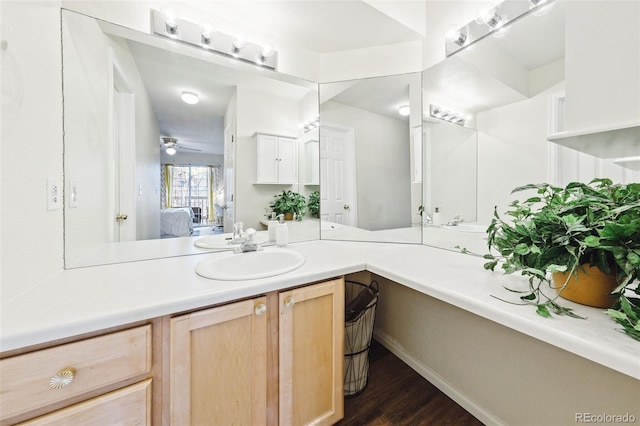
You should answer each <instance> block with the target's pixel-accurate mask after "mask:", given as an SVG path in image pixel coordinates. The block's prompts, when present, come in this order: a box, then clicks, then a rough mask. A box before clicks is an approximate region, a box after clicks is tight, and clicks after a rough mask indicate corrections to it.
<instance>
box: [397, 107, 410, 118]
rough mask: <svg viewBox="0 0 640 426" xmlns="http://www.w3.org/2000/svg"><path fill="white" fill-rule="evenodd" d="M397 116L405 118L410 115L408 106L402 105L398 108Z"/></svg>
mask: <svg viewBox="0 0 640 426" xmlns="http://www.w3.org/2000/svg"><path fill="white" fill-rule="evenodd" d="M398 114H400V115H401V116H403V117H406V116H408V115H409V114H411V108H409V105H403V106H401V107H400V108H398Z"/></svg>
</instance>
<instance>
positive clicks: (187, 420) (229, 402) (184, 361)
mask: <svg viewBox="0 0 640 426" xmlns="http://www.w3.org/2000/svg"><path fill="white" fill-rule="evenodd" d="M266 309H267V307H266V298H265V297H261V298H257V299H252V300H245V301H242V302H236V303H232V304H229V305H224V306H221V307H217V308H212V309H207V310H204V311H199V312H194V313H191V314H187V315H183V316H180V317H176V318H173V319H172V320H171V355H170V356H171V360H170V368H171V371H170V379H169V380H170V387H171V390H170V401H171V402H170V421H171V424H173V425H189V424H192V425H223V424H229V425H230V424H237V425H260V424H265V423H266V398H267V394H266V390H267V375H266V348H267V319H266V318H267V315H266Z"/></svg>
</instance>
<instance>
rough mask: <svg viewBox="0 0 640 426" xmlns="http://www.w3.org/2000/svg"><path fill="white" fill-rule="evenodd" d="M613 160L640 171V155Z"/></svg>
mask: <svg viewBox="0 0 640 426" xmlns="http://www.w3.org/2000/svg"><path fill="white" fill-rule="evenodd" d="M613 162H614V163H616V164H618V165H620V166H622V167H624V168H627V169H630V170H635V171H637V172H640V156H637V157H624V158H618V159H617V160H613Z"/></svg>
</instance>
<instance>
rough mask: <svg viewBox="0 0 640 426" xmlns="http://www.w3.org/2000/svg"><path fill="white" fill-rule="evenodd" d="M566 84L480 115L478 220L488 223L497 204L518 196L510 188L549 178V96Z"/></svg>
mask: <svg viewBox="0 0 640 426" xmlns="http://www.w3.org/2000/svg"><path fill="white" fill-rule="evenodd" d="M563 88H564V84H563V83H560V84H558V85H556V86H555V87H553V88H551V89H549V90H547V91H545V92H542V93H541V94H539V95H537V96H535V97H533V98H531V99H527V100H525V101H520V102H516V103H513V104H510V105H506V106H503V107H498V108H494V109H492V110H489V111H484V112H480V113H478V114H477V126H478V222H480V223H483V224H487V223H489V222H490V221H491V218H492V216H493V208H494V206H496V205H497V206H499V211H504V208H506V207H507V206H508V204H509V203H510V202H511V201H513V200H514V199H515V198H516V197H514V196H512V195H510V194H511V191H512V190H513V189H514V188H516V187H518V186H521V185H525V184H528V183H541V182H546V181H548V179H549V152H548V150H549V142H547V135H548V133H549V131H548V126H549V124H548V120H549V95H551V94H553V93H557V92H561V91H562V90H563Z"/></svg>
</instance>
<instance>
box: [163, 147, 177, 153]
mask: <svg viewBox="0 0 640 426" xmlns="http://www.w3.org/2000/svg"><path fill="white" fill-rule="evenodd" d="M164 152H166V153H167V154H169V155H175V153H176V149H175V148H174V147H172V146H170V147H169V148H167V149H165V150H164Z"/></svg>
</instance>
